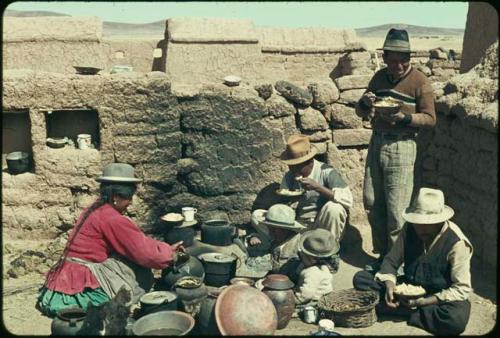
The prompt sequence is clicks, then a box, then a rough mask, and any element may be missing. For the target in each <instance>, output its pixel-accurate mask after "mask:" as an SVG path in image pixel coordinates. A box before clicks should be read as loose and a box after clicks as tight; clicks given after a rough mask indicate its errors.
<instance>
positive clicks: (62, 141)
mask: <svg viewBox="0 0 500 338" xmlns="http://www.w3.org/2000/svg"><path fill="white" fill-rule="evenodd" d="M66 143H68V138H67V137H47V145H48V146H49V147H50V148H64V146H65V145H66Z"/></svg>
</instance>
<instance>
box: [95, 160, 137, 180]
mask: <svg viewBox="0 0 500 338" xmlns="http://www.w3.org/2000/svg"><path fill="white" fill-rule="evenodd" d="M95 180H96V181H97V182H116V183H138V182H141V181H142V180H141V179H139V178H135V177H134V167H132V166H131V165H130V164H126V163H111V164H108V165H107V166H105V167H104V169H103V170H102V176H99V177H98V178H96V179H95Z"/></svg>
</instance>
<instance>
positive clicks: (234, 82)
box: [224, 75, 241, 87]
mask: <svg viewBox="0 0 500 338" xmlns="http://www.w3.org/2000/svg"><path fill="white" fill-rule="evenodd" d="M240 82H241V78H240V77H239V76H236V75H229V76H226V77H225V78H224V83H225V84H226V85H227V86H230V87H233V86H238V85H239V84H240Z"/></svg>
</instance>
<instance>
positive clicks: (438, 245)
mask: <svg viewBox="0 0 500 338" xmlns="http://www.w3.org/2000/svg"><path fill="white" fill-rule="evenodd" d="M453 214H454V212H453V209H451V208H450V207H448V206H446V205H445V204H444V196H443V192H442V191H440V190H436V189H430V188H421V189H420V191H419V193H418V196H417V197H416V199H415V201H414V204H413V205H412V206H410V207H409V208H407V209H406V211H405V212H403V219H404V220H405V221H406V223H405V225H404V226H403V229H402V231H401V233H400V234H399V236H398V238H397V240H396V242H395V244H394V246H393V247H392V249H391V250H390V251H389V253H388V254H387V255H386V256H385V258H384V260H383V262H382V266H381V268H380V270H379V272H377V273H376V274H375V276H373V274H371V273H369V272H367V271H360V272H358V273H357V274H356V275H354V280H353V284H354V287H355V288H356V289H359V290H368V289H371V290H376V291H378V292H380V299H381V300H385V303H384V302H383V301H381V304H379V310H386V311H387V312H389V313H395V311H397V310H405V311H403V312H405V313H406V315H409V318H408V325H412V326H416V327H420V328H422V329H424V330H426V331H429V332H431V333H433V334H437V335H458V334H460V333H462V332H463V331H464V330H465V326H466V325H467V322H468V321H469V316H470V308H471V305H470V302H469V300H468V297H469V294H470V292H471V291H472V288H471V275H470V260H471V257H472V251H473V250H472V245H471V243H470V241H469V240H468V239H467V238H466V237H465V235H464V234H463V233H462V231H461V230H460V228H459V227H458V226H457V225H456V224H455V223H453V222H451V221H450V218H451V217H452V216H453ZM403 263H404V276H402V278H401V281H402V282H403V281H404V282H406V283H408V284H412V285H416V286H421V287H423V288H424V289H425V292H426V294H425V296H423V297H420V298H417V299H411V300H404V298H401V299H400V300H399V301H398V300H397V299H395V292H394V290H395V284H396V270H397V269H398V267H399V266H400V265H401V264H403ZM398 281H399V280H398ZM401 306H403V307H402V308H401ZM398 312H399V313H401V311H398Z"/></svg>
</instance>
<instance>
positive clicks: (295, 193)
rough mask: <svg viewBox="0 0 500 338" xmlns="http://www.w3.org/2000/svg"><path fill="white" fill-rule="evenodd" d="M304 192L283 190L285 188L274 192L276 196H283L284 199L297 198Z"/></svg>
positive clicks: (300, 190)
mask: <svg viewBox="0 0 500 338" xmlns="http://www.w3.org/2000/svg"><path fill="white" fill-rule="evenodd" d="M304 192H305V191H304V190H302V189H297V190H290V189H285V188H280V189H278V190H276V194H278V195H280V196H285V197H297V196H302V195H303V194H304Z"/></svg>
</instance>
